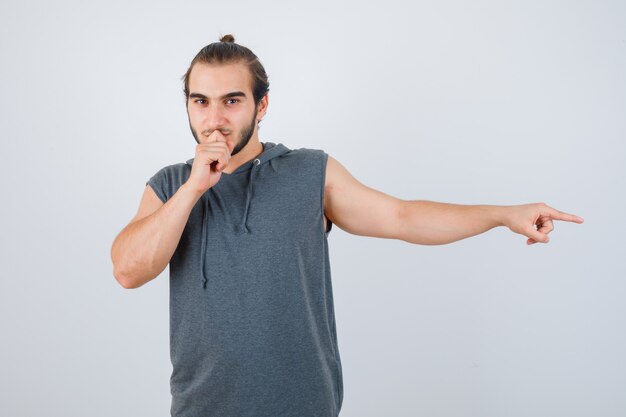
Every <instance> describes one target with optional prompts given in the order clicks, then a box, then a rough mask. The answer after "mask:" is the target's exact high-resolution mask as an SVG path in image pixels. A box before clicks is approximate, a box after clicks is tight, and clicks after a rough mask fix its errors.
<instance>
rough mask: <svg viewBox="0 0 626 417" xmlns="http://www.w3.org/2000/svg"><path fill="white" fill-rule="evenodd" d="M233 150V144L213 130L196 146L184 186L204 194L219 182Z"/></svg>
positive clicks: (220, 133)
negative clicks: (189, 172) (189, 173)
mask: <svg viewBox="0 0 626 417" xmlns="http://www.w3.org/2000/svg"><path fill="white" fill-rule="evenodd" d="M234 148H235V144H234V143H232V142H231V141H227V140H226V138H225V137H224V135H223V134H222V132H220V131H219V130H215V131H214V132H213V133H211V134H210V135H209V137H208V138H207V139H206V140H205V141H203V142H200V143H199V144H198V145H196V156H195V158H194V160H193V165H192V167H191V175H189V179H188V180H187V182H186V184H187V185H188V186H189V187H190V188H191V189H193V190H195V191H197V192H198V193H199V194H204V193H205V192H206V191H207V190H208V189H209V188H211V187H213V186H214V185H215V184H217V182H218V181H219V180H220V178H221V176H222V171H223V170H224V168H226V166H227V165H228V161H229V160H230V154H231V152H232V151H233V149H234Z"/></svg>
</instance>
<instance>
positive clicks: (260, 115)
mask: <svg viewBox="0 0 626 417" xmlns="http://www.w3.org/2000/svg"><path fill="white" fill-rule="evenodd" d="M268 96H269V93H268V94H265V95H264V96H263V98H262V99H261V101H259V110H258V111H257V115H256V117H257V120H258V121H261V119H263V117H265V113H266V112H267V106H268V104H269V97H268Z"/></svg>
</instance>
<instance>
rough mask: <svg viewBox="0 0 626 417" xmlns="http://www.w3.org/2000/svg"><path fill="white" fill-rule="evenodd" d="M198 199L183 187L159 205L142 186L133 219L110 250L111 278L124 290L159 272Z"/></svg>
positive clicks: (198, 195)
mask: <svg viewBox="0 0 626 417" xmlns="http://www.w3.org/2000/svg"><path fill="white" fill-rule="evenodd" d="M199 198H200V194H199V193H197V192H195V191H194V190H192V189H191V187H187V186H185V185H183V186H181V187H180V188H179V189H178V191H177V192H176V193H175V194H174V195H173V196H172V197H171V198H170V199H169V200H168V201H167V202H166V203H165V204H163V203H162V202H161V200H159V198H158V197H157V195H156V194H155V192H154V190H153V189H152V188H151V187H150V186H149V185H148V186H146V189H145V192H144V195H143V198H142V201H141V204H140V207H139V211H138V213H137V215H136V216H135V218H133V220H131V222H130V223H129V224H128V226H126V227H125V228H124V229H122V231H121V232H120V233H119V234H118V235H117V237H116V238H115V240H114V242H113V246H112V248H111V259H112V261H113V270H114V271H113V275H114V276H115V279H117V281H118V282H119V283H120V284H121V285H122V286H123V287H124V288H137V287H140V286H142V285H143V284H145V283H146V282H148V281H150V280H152V279H154V278H155V277H157V276H158V275H159V274H160V273H161V272H163V270H164V269H165V267H166V266H167V264H168V263H169V261H170V259H171V258H172V255H173V254H174V251H175V250H176V247H177V246H178V242H179V241H180V237H181V235H182V233H183V230H184V228H185V224H187V220H188V218H189V214H190V213H191V210H192V209H193V206H194V205H195V204H196V202H197V201H198V199H199Z"/></svg>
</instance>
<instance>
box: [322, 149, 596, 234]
mask: <svg viewBox="0 0 626 417" xmlns="http://www.w3.org/2000/svg"><path fill="white" fill-rule="evenodd" d="M324 212H325V214H326V216H327V217H328V218H329V219H330V220H331V221H332V222H333V223H335V224H337V226H339V227H340V228H341V229H343V230H345V231H347V232H348V233H352V234H356V235H361V236H372V237H380V238H388V239H400V240H404V241H406V242H409V243H416V244H421V245H443V244H446V243H452V242H455V241H457V240H461V239H465V238H467V237H470V236H475V235H478V234H481V233H484V232H486V231H488V230H490V229H493V228H494V227H497V226H506V227H508V228H509V229H510V230H511V231H513V232H515V233H519V234H521V235H524V236H526V237H528V240H527V241H526V243H527V244H529V245H532V244H534V243H537V242H542V243H547V242H548V241H549V238H548V233H550V232H551V231H552V230H554V222H553V220H564V221H569V222H575V223H579V224H580V223H583V221H584V220H583V219H582V217H579V216H576V215H574V214H568V213H564V212H562V211H558V210H556V209H554V208H552V207H550V206H548V205H547V204H545V203H533V204H519V205H515V206H494V205H486V204H481V205H462V204H451V203H439V202H435V201H427V200H401V199H399V198H396V197H393V196H390V195H388V194H385V193H383V192H381V191H378V190H375V189H373V188H370V187H367V186H366V185H364V184H361V183H360V182H359V181H358V180H357V179H356V178H354V177H353V176H352V175H351V174H350V173H349V172H348V170H347V169H346V168H345V167H344V166H343V165H341V164H340V163H339V162H338V161H337V160H336V159H334V158H333V157H331V156H330V155H329V156H328V163H327V165H326V184H325V195H324Z"/></svg>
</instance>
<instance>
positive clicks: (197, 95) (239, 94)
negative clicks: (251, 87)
mask: <svg viewBox="0 0 626 417" xmlns="http://www.w3.org/2000/svg"><path fill="white" fill-rule="evenodd" d="M231 97H244V98H245V97H246V93H244V92H243V91H231V92H230V93H226V94H224V95H223V96H222V97H220V99H222V100H224V99H225V98H231ZM189 98H202V99H205V100H206V99H208V97H207V96H205V95H204V94H200V93H191V94H189Z"/></svg>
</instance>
